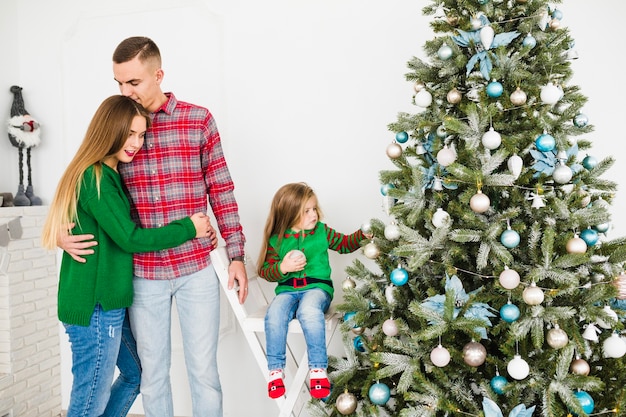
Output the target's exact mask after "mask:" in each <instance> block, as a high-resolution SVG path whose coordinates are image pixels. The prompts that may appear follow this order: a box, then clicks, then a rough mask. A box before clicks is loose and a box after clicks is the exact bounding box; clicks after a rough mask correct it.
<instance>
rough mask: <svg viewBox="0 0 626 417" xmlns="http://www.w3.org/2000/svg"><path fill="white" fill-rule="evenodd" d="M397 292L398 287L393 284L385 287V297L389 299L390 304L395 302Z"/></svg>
mask: <svg viewBox="0 0 626 417" xmlns="http://www.w3.org/2000/svg"><path fill="white" fill-rule="evenodd" d="M395 292H396V287H395V286H393V285H387V286H386V287H385V299H386V300H387V302H388V303H389V304H395V302H396V297H395V294H394V293H395Z"/></svg>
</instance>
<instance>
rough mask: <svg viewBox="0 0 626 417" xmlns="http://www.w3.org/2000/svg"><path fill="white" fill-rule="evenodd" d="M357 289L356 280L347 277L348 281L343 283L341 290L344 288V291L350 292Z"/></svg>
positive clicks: (345, 280)
mask: <svg viewBox="0 0 626 417" xmlns="http://www.w3.org/2000/svg"><path fill="white" fill-rule="evenodd" d="M355 287H356V282H354V280H353V279H352V278H350V277H346V279H344V280H343V282H342V283H341V288H343V289H344V290H350V289H352V288H355Z"/></svg>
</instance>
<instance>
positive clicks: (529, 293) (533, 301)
mask: <svg viewBox="0 0 626 417" xmlns="http://www.w3.org/2000/svg"><path fill="white" fill-rule="evenodd" d="M522 298H523V299H524V302H525V303H526V304H528V305H529V306H536V305H539V304H541V303H543V298H544V294H543V291H542V290H541V288H539V287H537V285H536V284H535V283H534V282H533V283H532V284H530V286H528V287H526V288H524V292H522Z"/></svg>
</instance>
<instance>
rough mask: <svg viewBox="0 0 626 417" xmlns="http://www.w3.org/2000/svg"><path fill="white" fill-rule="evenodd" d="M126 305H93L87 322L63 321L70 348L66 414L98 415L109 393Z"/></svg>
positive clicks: (71, 416)
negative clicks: (111, 306) (110, 306)
mask: <svg viewBox="0 0 626 417" xmlns="http://www.w3.org/2000/svg"><path fill="white" fill-rule="evenodd" d="M125 316H126V309H125V308H120V309H116V310H109V311H104V310H102V307H101V306H100V305H99V304H98V305H96V307H95V309H94V311H93V314H92V315H91V322H90V324H89V326H78V325H74V324H66V323H64V324H63V325H64V326H65V332H66V333H67V335H68V336H69V340H70V343H71V348H72V375H73V382H72V393H71V396H70V404H69V406H68V409H67V417H98V416H100V415H101V414H102V413H103V412H104V409H105V407H106V405H107V402H108V400H109V396H110V393H111V383H112V382H113V376H114V374H115V363H116V361H117V357H118V353H119V350H120V341H121V338H122V325H123V323H124V317H125Z"/></svg>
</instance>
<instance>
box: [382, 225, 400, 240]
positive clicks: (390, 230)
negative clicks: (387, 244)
mask: <svg viewBox="0 0 626 417" xmlns="http://www.w3.org/2000/svg"><path fill="white" fill-rule="evenodd" d="M385 238H386V239H388V240H398V239H400V228H399V227H398V225H397V224H396V223H395V222H391V223H389V224H388V225H387V226H385Z"/></svg>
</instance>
